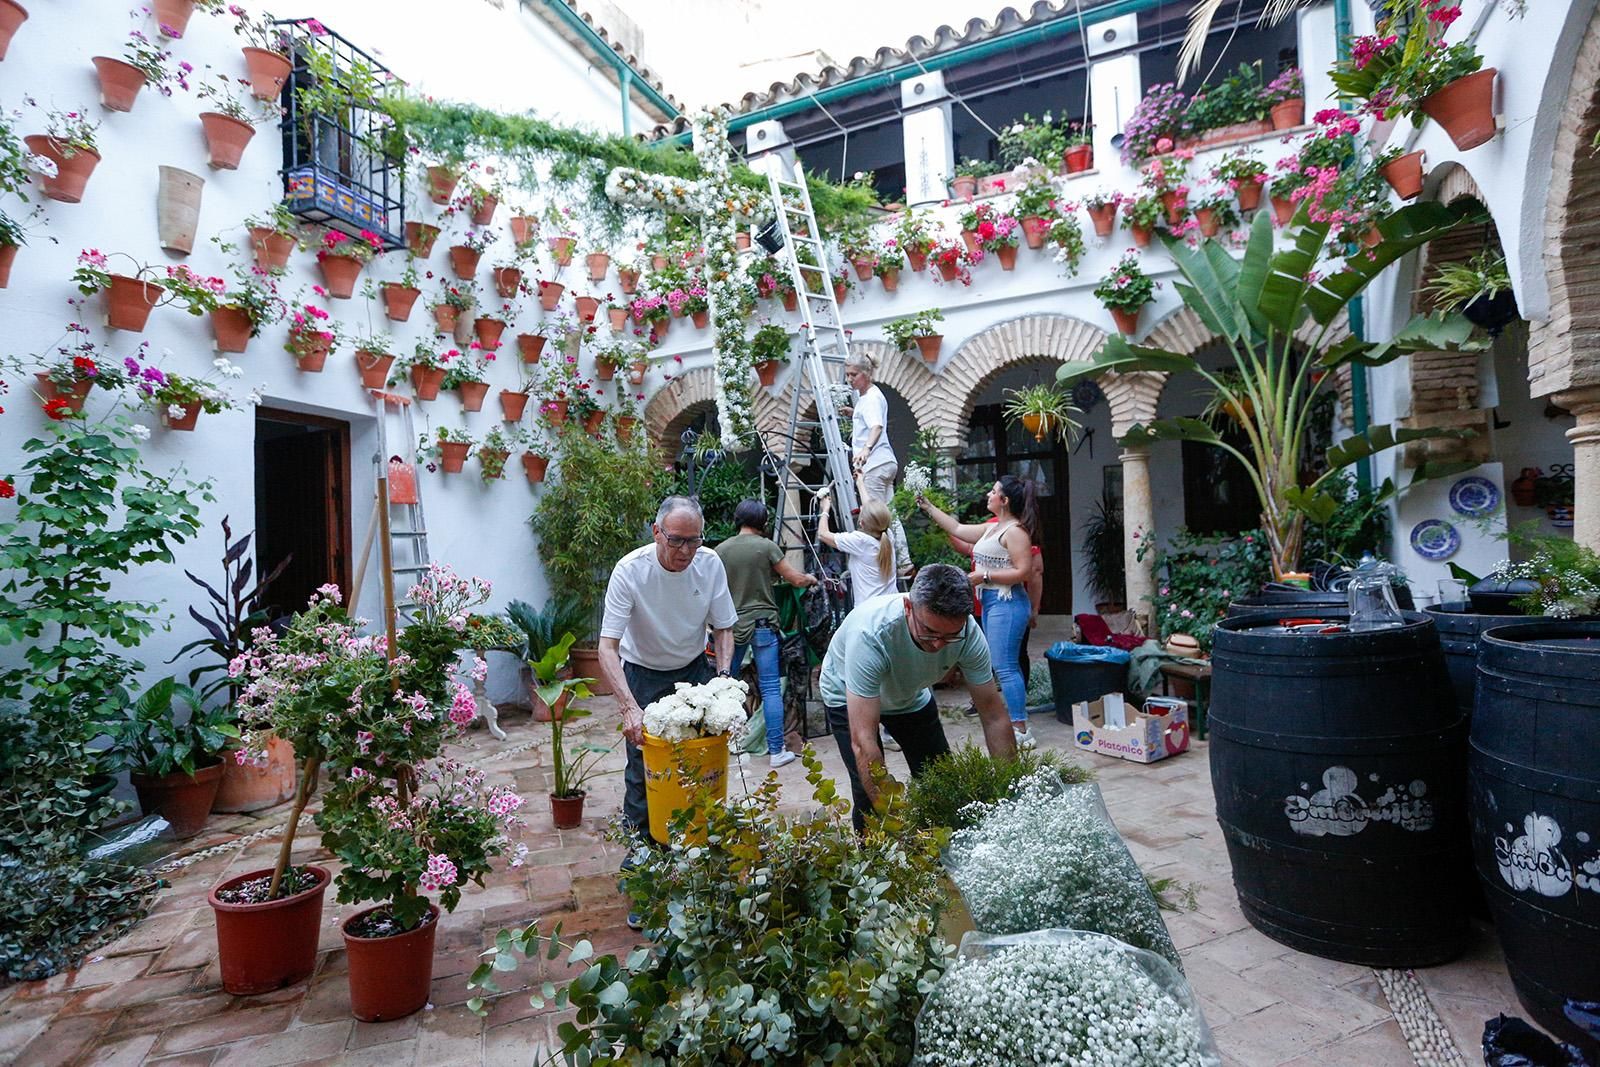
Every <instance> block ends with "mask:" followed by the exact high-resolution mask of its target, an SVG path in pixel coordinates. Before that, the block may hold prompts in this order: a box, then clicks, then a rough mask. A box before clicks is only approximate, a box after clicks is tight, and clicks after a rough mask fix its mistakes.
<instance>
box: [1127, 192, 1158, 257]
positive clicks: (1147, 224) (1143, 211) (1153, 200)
mask: <svg viewBox="0 0 1600 1067" xmlns="http://www.w3.org/2000/svg"><path fill="white" fill-rule="evenodd" d="M1165 218H1166V209H1165V208H1163V207H1162V206H1161V200H1160V198H1159V197H1156V196H1153V195H1146V196H1137V197H1134V198H1132V199H1129V200H1124V201H1123V202H1122V225H1124V226H1126V227H1127V228H1128V232H1129V233H1131V234H1132V235H1133V243H1134V244H1135V245H1137V246H1139V247H1140V248H1145V247H1147V246H1148V245H1149V244H1150V241H1151V240H1152V239H1153V238H1154V237H1155V232H1156V227H1158V226H1160V225H1161V222H1162V220H1163V219H1165Z"/></svg>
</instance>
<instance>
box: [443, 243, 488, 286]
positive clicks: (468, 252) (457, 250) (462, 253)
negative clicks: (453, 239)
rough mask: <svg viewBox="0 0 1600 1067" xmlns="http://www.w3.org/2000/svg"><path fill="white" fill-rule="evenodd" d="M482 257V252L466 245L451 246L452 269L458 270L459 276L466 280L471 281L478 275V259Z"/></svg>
mask: <svg viewBox="0 0 1600 1067" xmlns="http://www.w3.org/2000/svg"><path fill="white" fill-rule="evenodd" d="M482 258H483V253H482V252H479V251H476V250H474V249H472V248H468V247H467V246H466V245H451V246H450V269H451V270H453V271H455V272H456V277H457V278H461V279H462V280H464V281H471V280H472V279H473V277H475V276H476V275H477V273H478V261H479V260H480V259H482Z"/></svg>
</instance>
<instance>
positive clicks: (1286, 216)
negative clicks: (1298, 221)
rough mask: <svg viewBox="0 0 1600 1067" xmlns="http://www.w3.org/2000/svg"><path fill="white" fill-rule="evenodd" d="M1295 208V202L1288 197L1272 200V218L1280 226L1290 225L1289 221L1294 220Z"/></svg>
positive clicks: (1278, 197) (1276, 197)
mask: <svg viewBox="0 0 1600 1067" xmlns="http://www.w3.org/2000/svg"><path fill="white" fill-rule="evenodd" d="M1294 206H1295V205H1294V201H1293V200H1290V199H1289V198H1288V197H1286V196H1275V197H1273V198H1272V217H1273V219H1274V220H1275V221H1276V222H1277V224H1278V225H1279V226H1287V225H1289V221H1290V220H1291V219H1293V218H1294Z"/></svg>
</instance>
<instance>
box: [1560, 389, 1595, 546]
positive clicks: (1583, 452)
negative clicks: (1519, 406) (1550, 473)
mask: <svg viewBox="0 0 1600 1067" xmlns="http://www.w3.org/2000/svg"><path fill="white" fill-rule="evenodd" d="M1550 399H1551V400H1553V401H1555V403H1556V404H1558V405H1560V406H1561V407H1564V408H1566V409H1567V410H1568V411H1570V412H1572V414H1573V417H1574V418H1576V419H1577V420H1578V421H1577V425H1576V426H1574V427H1573V428H1572V429H1570V430H1568V431H1567V440H1569V441H1571V442H1572V478H1573V497H1572V503H1573V509H1572V518H1573V523H1572V539H1573V540H1574V541H1576V542H1578V544H1580V545H1587V546H1589V547H1590V548H1592V549H1594V550H1595V551H1597V552H1600V386H1589V387H1588V388H1585V389H1573V390H1571V391H1570V392H1566V393H1557V394H1555V395H1554V396H1552V397H1551V398H1550Z"/></svg>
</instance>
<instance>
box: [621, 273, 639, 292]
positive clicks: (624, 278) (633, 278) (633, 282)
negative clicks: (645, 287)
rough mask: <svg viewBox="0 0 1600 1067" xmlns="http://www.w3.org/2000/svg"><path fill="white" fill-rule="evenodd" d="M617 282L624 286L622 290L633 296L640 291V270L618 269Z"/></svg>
mask: <svg viewBox="0 0 1600 1067" xmlns="http://www.w3.org/2000/svg"><path fill="white" fill-rule="evenodd" d="M617 284H618V285H620V286H622V291H623V292H624V293H627V294H628V295H629V296H632V295H633V294H634V293H637V292H638V291H639V272H638V271H636V270H619V271H617Z"/></svg>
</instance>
